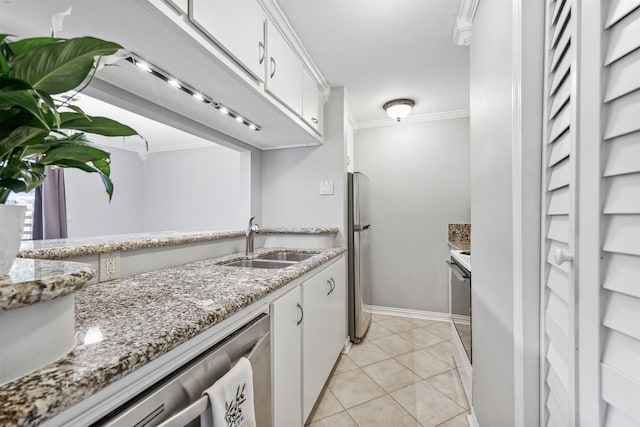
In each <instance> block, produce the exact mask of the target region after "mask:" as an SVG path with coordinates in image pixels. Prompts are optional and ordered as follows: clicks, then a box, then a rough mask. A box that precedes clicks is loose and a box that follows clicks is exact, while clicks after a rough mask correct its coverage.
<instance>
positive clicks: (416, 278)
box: [355, 118, 470, 313]
mask: <svg viewBox="0 0 640 427" xmlns="http://www.w3.org/2000/svg"><path fill="white" fill-rule="evenodd" d="M355 169H356V170H357V171H359V172H363V173H365V174H366V175H367V176H368V177H369V179H370V195H371V200H370V203H371V224H372V225H371V249H370V250H371V257H372V260H371V264H372V277H373V284H372V302H373V304H374V305H380V306H386V307H395V308H406V309H414V310H424V311H432V312H441V313H445V312H448V310H449V308H448V301H449V300H448V298H449V290H448V289H449V288H448V269H447V265H446V264H445V262H444V261H445V260H446V259H447V258H448V255H449V248H448V246H447V224H449V223H465V222H469V220H470V212H469V203H470V201H469V119H467V118H464V119H453V120H440V121H432V122H426V123H410V124H404V123H402V124H399V125H393V126H388V127H380V128H372V129H361V130H359V131H358V132H357V133H356V137H355Z"/></svg>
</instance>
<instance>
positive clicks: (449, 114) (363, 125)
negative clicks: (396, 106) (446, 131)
mask: <svg viewBox="0 0 640 427" xmlns="http://www.w3.org/2000/svg"><path fill="white" fill-rule="evenodd" d="M464 117H469V109H468V108H467V109H464V110H451V111H440V112H438V113H427V114H419V115H414V116H409V117H407V118H406V119H402V121H401V122H400V123H398V122H396V121H395V120H393V119H391V118H387V119H380V120H368V121H365V122H358V123H357V126H356V129H368V128H378V127H384V126H402V125H403V124H408V123H422V122H432V121H435V120H449V119H460V118H464Z"/></svg>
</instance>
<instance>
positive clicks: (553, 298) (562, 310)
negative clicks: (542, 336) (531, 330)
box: [546, 292, 569, 361]
mask: <svg viewBox="0 0 640 427" xmlns="http://www.w3.org/2000/svg"><path fill="white" fill-rule="evenodd" d="M547 315H548V316H550V317H551V318H552V319H553V320H554V322H555V326H557V327H558V328H559V330H558V331H555V332H559V333H560V335H556V336H555V337H556V338H560V336H563V341H564V342H562V341H553V342H554V343H555V346H556V348H557V349H558V352H559V353H560V355H561V356H562V359H563V360H565V361H568V360H569V359H568V357H567V352H566V351H563V350H564V348H562V347H561V346H564V344H566V337H567V336H568V335H569V307H568V306H567V304H566V303H565V302H564V301H562V300H561V299H560V298H558V296H557V295H555V294H554V293H553V292H551V293H550V294H549V301H548V302H547ZM547 320H549V319H548V317H547ZM553 327H554V326H552V327H551V328H547V331H546V332H547V333H549V331H550V330H551V329H553Z"/></svg>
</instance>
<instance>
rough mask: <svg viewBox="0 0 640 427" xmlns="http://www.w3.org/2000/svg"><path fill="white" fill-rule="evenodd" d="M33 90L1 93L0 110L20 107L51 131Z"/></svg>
mask: <svg viewBox="0 0 640 427" xmlns="http://www.w3.org/2000/svg"><path fill="white" fill-rule="evenodd" d="M34 95H35V92H34V91H33V90H14V91H12V92H4V91H0V109H5V108H11V107H20V108H24V109H25V110H27V111H28V112H29V113H31V115H32V116H33V117H35V118H36V119H38V121H39V122H40V123H42V126H44V128H45V129H47V130H48V129H49V123H47V120H46V119H45V117H44V115H43V113H42V109H41V108H40V105H39V104H40V100H39V98H37V97H35V96H34Z"/></svg>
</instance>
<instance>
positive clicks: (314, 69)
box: [258, 0, 329, 94]
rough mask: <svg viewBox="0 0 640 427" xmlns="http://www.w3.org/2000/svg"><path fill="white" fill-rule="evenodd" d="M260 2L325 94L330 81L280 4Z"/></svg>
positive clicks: (270, 0)
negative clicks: (314, 60)
mask: <svg viewBox="0 0 640 427" xmlns="http://www.w3.org/2000/svg"><path fill="white" fill-rule="evenodd" d="M258 3H260V4H261V5H262V8H263V9H264V11H265V13H266V15H267V18H268V19H270V20H271V22H273V24H274V25H275V26H276V27H277V28H278V30H280V32H281V33H282V35H283V36H284V38H285V40H287V42H288V43H289V45H290V46H291V47H292V48H293V50H294V52H295V53H296V55H297V56H298V57H299V58H300V61H302V65H303V66H304V67H305V68H306V69H307V71H308V72H309V74H311V77H312V78H313V80H314V81H315V82H316V84H317V85H318V87H319V88H320V92H323V94H324V93H325V92H327V90H328V89H329V83H327V80H326V79H325V78H324V75H323V74H322V72H321V71H320V69H319V68H318V66H317V65H316V63H315V62H313V58H312V57H311V55H310V54H309V52H308V51H307V49H306V48H305V47H304V45H303V44H302V41H301V40H300V38H299V37H298V35H297V34H296V32H295V31H294V30H293V27H292V26H291V23H290V22H289V20H288V19H287V16H286V15H285V13H284V12H283V11H282V9H281V8H280V5H278V3H276V1H275V0H258ZM327 94H328V92H327Z"/></svg>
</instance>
